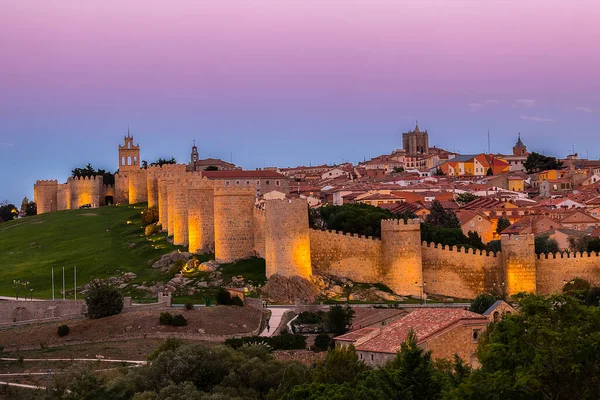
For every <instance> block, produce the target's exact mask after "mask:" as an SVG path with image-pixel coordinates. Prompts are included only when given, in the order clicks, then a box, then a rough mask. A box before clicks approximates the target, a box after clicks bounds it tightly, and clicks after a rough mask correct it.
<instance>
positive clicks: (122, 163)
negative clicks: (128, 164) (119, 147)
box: [121, 157, 125, 165]
mask: <svg viewBox="0 0 600 400" xmlns="http://www.w3.org/2000/svg"><path fill="white" fill-rule="evenodd" d="M121 165H125V157H121Z"/></svg>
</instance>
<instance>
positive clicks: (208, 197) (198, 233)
mask: <svg viewBox="0 0 600 400" xmlns="http://www.w3.org/2000/svg"><path fill="white" fill-rule="evenodd" d="M214 210H215V206H214V195H213V186H212V182H211V181H209V180H208V179H206V178H201V179H198V178H194V179H192V180H191V182H190V186H189V189H188V236H189V251H190V252H191V253H212V252H214V249H215V216H214V212H215V211H214Z"/></svg>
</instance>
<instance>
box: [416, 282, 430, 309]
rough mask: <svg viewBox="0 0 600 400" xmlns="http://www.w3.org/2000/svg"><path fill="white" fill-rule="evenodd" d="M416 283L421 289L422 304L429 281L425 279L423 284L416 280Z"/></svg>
mask: <svg viewBox="0 0 600 400" xmlns="http://www.w3.org/2000/svg"><path fill="white" fill-rule="evenodd" d="M415 285H416V286H417V287H418V288H419V289H420V290H421V304H423V294H424V293H425V286H427V282H425V281H423V284H422V285H419V282H415Z"/></svg>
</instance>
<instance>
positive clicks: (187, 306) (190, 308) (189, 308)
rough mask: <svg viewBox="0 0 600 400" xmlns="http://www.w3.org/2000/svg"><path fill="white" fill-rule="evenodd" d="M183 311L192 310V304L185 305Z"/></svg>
mask: <svg viewBox="0 0 600 400" xmlns="http://www.w3.org/2000/svg"><path fill="white" fill-rule="evenodd" d="M185 309H186V310H188V311H190V310H193V309H194V305H193V304H192V303H185Z"/></svg>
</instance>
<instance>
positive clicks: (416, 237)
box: [381, 219, 423, 296]
mask: <svg viewBox="0 0 600 400" xmlns="http://www.w3.org/2000/svg"><path fill="white" fill-rule="evenodd" d="M381 242H382V245H383V249H382V250H383V252H382V263H381V264H382V268H383V270H382V274H381V275H382V279H383V280H382V283H384V284H385V285H387V286H388V287H389V288H390V289H392V290H393V291H394V292H396V293H402V294H404V295H414V296H421V293H422V292H421V288H420V286H421V285H423V264H422V256H421V225H420V221H419V220H418V219H413V220H408V221H406V222H404V221H403V220H396V219H394V220H384V221H381Z"/></svg>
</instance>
